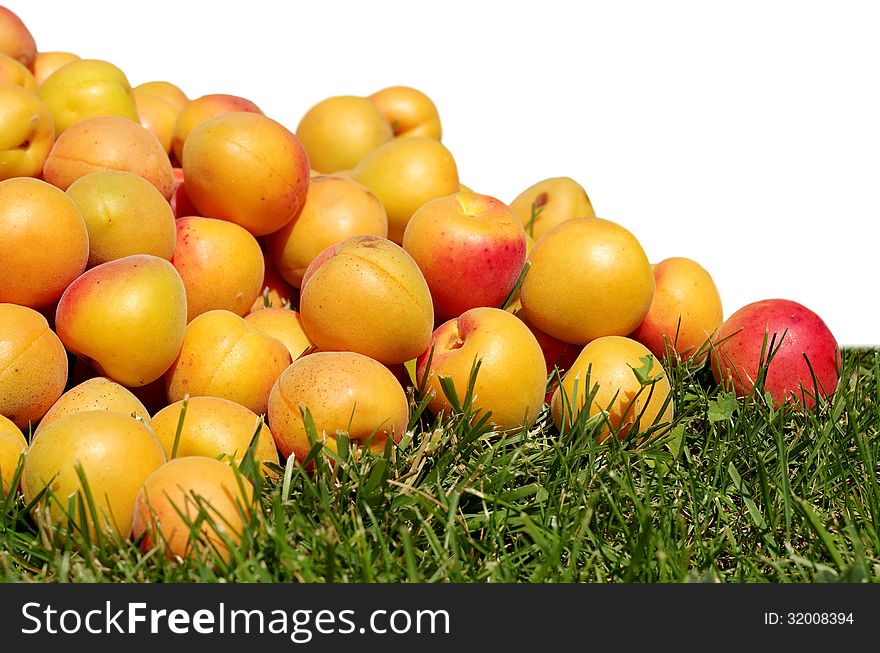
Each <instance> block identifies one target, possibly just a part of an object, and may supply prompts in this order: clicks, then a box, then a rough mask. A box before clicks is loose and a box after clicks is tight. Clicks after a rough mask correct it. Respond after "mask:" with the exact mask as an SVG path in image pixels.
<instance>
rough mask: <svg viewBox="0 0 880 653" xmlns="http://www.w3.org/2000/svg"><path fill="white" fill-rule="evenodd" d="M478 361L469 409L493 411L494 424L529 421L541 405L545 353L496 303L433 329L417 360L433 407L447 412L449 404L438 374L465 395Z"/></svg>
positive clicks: (514, 426) (418, 374)
mask: <svg viewBox="0 0 880 653" xmlns="http://www.w3.org/2000/svg"><path fill="white" fill-rule="evenodd" d="M478 361H479V363H480V368H479V371H478V372H477V376H476V380H475V384H474V401H473V410H474V411H476V412H477V413H478V416H482V415H485V414H487V413H490V412H491V417H490V421H491V422H492V423H493V424H494V425H495V429H496V430H508V429H523V428H526V429H527V428H529V427H531V426H532V425H533V424H534V423H535V421H536V420H537V419H538V415H539V414H540V413H541V408H542V407H543V405H544V393H545V391H546V387H547V369H546V365H545V362H544V354H543V353H542V352H541V347H540V346H539V345H538V341H537V340H536V339H535V336H534V335H532V332H531V331H529V329H528V327H526V325H525V324H523V323H522V322H521V321H520V320H519V319H517V318H516V317H515V316H513V315H511V314H510V313H508V312H507V311H502V310H501V309H499V308H473V309H471V310H469V311H465V312H464V313H462V314H461V315H460V316H459V317H458V318H457V319H453V320H449V321H448V322H445V323H444V324H442V325H440V326H439V327H438V328H437V329H436V331H434V334H433V337H432V338H431V344H430V345H429V346H428V349H427V350H426V351H425V352H424V353H423V354H422V355H421V356H419V358H418V361H417V362H416V380H417V383H418V384H420V385H421V384H424V387H425V393H426V395H427V396H429V397H430V398H431V403H430V404H429V405H428V408H429V409H430V410H431V412H432V413H434V414H435V415H437V414H440V413H441V412H442V413H444V414H446V415H449V414H450V412H451V411H452V409H453V406H452V403H451V402H450V401H449V398H448V397H447V396H446V394H445V393H444V392H443V388H442V386H441V385H440V377H449V378H450V379H451V380H452V383H453V385H454V386H455V391H456V394H457V395H458V397H459V399H460V400H463V399H464V397H465V395H466V394H467V390H468V384H469V382H470V379H471V373H472V371H473V368H474V365H475V364H476V363H477V362H478ZM429 364H430V366H429Z"/></svg>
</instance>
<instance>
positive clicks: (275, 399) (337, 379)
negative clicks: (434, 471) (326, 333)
mask: <svg viewBox="0 0 880 653" xmlns="http://www.w3.org/2000/svg"><path fill="white" fill-rule="evenodd" d="M306 410H308V412H309V413H310V414H311V417H312V420H313V421H314V424H315V429H316V431H317V437H318V439H319V440H320V441H322V442H324V445H325V446H327V447H329V448H330V449H331V450H334V451H335V450H336V434H337V431H344V432H346V433H348V435H349V438H350V439H351V441H352V443H355V444H357V445H360V446H366V447H369V448H370V449H372V450H374V451H382V450H383V449H384V448H385V443H386V440H387V439H388V438H391V439H392V440H393V441H394V442H395V443H397V442H399V441H400V438H401V437H403V434H404V433H405V432H406V427H407V422H408V420H409V405H408V403H407V399H406V394H405V393H404V391H403V388H402V387H401V385H400V383H398V381H397V379H396V378H395V377H394V375H393V374H392V373H391V371H390V370H389V369H388V368H387V367H385V366H384V365H382V364H380V363H377V362H376V361H375V360H373V359H371V358H368V357H367V356H363V355H361V354H356V353H353V352H316V353H314V354H309V355H308V356H304V357H303V358H300V359H299V360H297V361H296V362H294V363H293V364H292V365H291V366H290V367H288V368H287V369H286V370H285V371H284V373H283V374H282V375H281V376H280V377H279V378H278V382H277V383H276V384H275V386H274V387H273V388H272V394H271V395H270V397H269V425H270V426H271V427H272V435H274V436H275V442H276V444H277V445H278V449H279V451H280V452H281V454H282V455H283V456H285V457H289V456H291V455H292V456H294V457H295V459H296V460H297V461H298V462H300V463H301V462H302V461H303V460H304V459H305V457H306V455H307V454H308V452H309V449H310V448H311V445H310V443H309V436H308V433H307V431H306V427H305V423H304V421H303V412H304V411H306Z"/></svg>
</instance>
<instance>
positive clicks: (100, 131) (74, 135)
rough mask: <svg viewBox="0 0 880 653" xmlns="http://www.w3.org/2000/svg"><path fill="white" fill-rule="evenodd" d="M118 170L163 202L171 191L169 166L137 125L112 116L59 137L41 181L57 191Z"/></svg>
mask: <svg viewBox="0 0 880 653" xmlns="http://www.w3.org/2000/svg"><path fill="white" fill-rule="evenodd" d="M99 170H122V171H123V172H131V173H134V174H136V175H140V176H141V177H143V178H144V179H146V180H147V181H149V182H150V183H151V184H153V186H155V187H156V189H157V190H158V191H159V192H160V193H162V197H164V198H165V199H166V200H167V199H169V198H170V197H171V191H172V190H173V189H174V176H173V173H172V170H171V162H170V161H169V160H168V156H167V155H166V154H165V150H163V149H162V145H161V144H160V143H159V141H157V140H156V138H155V136H153V135H152V134H151V133H150V132H148V131H147V130H146V129H144V128H143V127H141V126H140V124H138V123H136V122H133V121H131V120H127V119H125V118H117V117H112V116H103V117H98V118H88V119H86V120H80V121H79V122H77V123H76V124H75V125H73V126H72V127H71V128H70V129H68V130H67V131H66V132H64V133H63V134H61V136H59V138H58V140H56V141H55V145H54V146H53V147H52V150H51V151H50V152H49V157H48V158H47V159H46V163H45V165H44V166H43V178H44V179H45V180H46V181H48V182H49V183H50V184H52V185H53V186H57V187H58V188H60V189H61V190H67V189H68V188H69V187H70V185H71V184H72V183H73V182H74V181H76V180H77V179H79V178H80V177H83V176H85V175H87V174H89V173H91V172H97V171H99Z"/></svg>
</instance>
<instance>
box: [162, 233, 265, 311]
mask: <svg viewBox="0 0 880 653" xmlns="http://www.w3.org/2000/svg"><path fill="white" fill-rule="evenodd" d="M176 242H177V244H176V246H175V248H174V256H173V257H172V259H171V263H172V264H173V265H174V267H175V268H176V269H177V271H178V273H180V278H181V279H183V285H184V286H185V287H186V306H187V311H186V320H187V322H191V321H192V320H193V319H194V318H196V317H198V316H199V315H201V314H202V313H205V312H207V311H210V310H214V309H224V310H227V311H232V312H233V313H235V314H236V315H241V316H244V315H247V313H248V311H249V310H250V308H251V306H252V305H253V303H254V301H255V300H256V299H257V298H258V296H259V294H260V291H261V290H262V288H263V269H264V266H265V263H264V261H263V251H262V250H261V249H260V245H259V243H258V242H257V240H256V238H254V237H253V236H252V235H251V234H250V233H248V231H247V230H246V229H244V228H243V227H239V226H238V225H237V224H235V223H232V222H226V221H225V220H215V219H213V218H200V217H187V218H180V219H179V220H177V241H176Z"/></svg>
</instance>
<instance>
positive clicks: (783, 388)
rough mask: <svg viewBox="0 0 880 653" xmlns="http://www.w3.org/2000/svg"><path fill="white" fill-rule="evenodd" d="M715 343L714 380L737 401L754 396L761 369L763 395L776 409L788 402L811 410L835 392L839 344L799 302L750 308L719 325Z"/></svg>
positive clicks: (775, 301)
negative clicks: (770, 400)
mask: <svg viewBox="0 0 880 653" xmlns="http://www.w3.org/2000/svg"><path fill="white" fill-rule="evenodd" d="M713 340H714V342H715V345H714V348H713V351H712V360H711V364H712V376H713V377H714V378H715V382H716V383H719V384H723V385H724V386H726V387H730V388H732V389H733V391H734V392H736V394H737V396H739V397H748V396H749V395H751V393H752V391H753V390H754V388H755V384H756V383H757V382H758V378H759V374H760V373H761V368H762V366H763V367H766V372H765V377H764V391H765V392H768V393H770V397H771V398H772V400H773V404H774V405H775V406H777V407H779V406H781V405H782V404H784V403H787V402H790V403H800V404H801V405H802V406H803V407H806V408H811V407H813V406H815V405H816V401H817V400H818V398H819V397H830V396H832V395H833V394H834V392H835V391H836V389H837V384H838V381H839V371H840V347H839V346H838V344H837V340H836V339H835V337H834V335H833V334H832V333H831V330H830V329H829V328H828V325H827V324H825V322H824V321H823V320H822V318H821V317H819V315H817V314H816V313H815V312H813V311H812V310H810V309H809V308H807V307H806V306H804V305H803V304H799V303H798V302H795V301H792V300H790V299H765V300H761V301H757V302H752V303H751V304H747V305H746V306H743V307H742V308H740V309H738V310H737V311H736V312H735V313H734V314H733V315H731V316H730V317H729V318H727V320H725V321H724V322H723V323H722V324H721V326H720V327H719V328H718V331H717V333H716V334H715V336H714V338H713ZM771 351H772V356H771Z"/></svg>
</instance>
